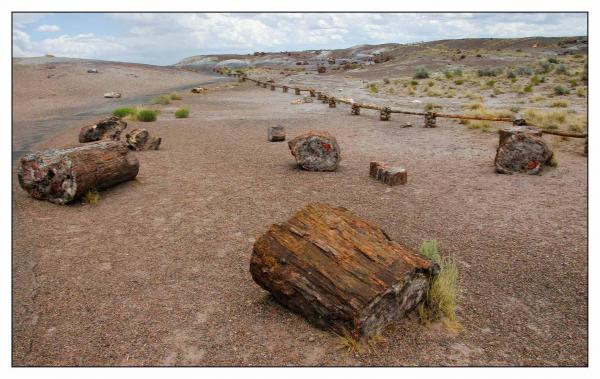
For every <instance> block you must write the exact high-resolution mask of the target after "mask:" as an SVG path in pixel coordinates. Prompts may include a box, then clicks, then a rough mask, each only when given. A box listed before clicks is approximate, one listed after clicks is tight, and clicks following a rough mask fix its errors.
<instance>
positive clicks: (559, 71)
mask: <svg viewBox="0 0 600 379" xmlns="http://www.w3.org/2000/svg"><path fill="white" fill-rule="evenodd" d="M554 72H555V73H557V74H561V75H569V70H568V69H567V66H565V65H564V64H559V65H558V66H556V68H555V69H554Z"/></svg>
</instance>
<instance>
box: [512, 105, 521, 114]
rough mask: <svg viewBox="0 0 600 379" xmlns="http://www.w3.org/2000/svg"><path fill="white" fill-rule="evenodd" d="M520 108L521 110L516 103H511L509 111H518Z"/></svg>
mask: <svg viewBox="0 0 600 379" xmlns="http://www.w3.org/2000/svg"><path fill="white" fill-rule="evenodd" d="M520 110H521V108H519V107H517V106H516V105H513V106H512V107H510V111H511V112H512V113H519V111H520Z"/></svg>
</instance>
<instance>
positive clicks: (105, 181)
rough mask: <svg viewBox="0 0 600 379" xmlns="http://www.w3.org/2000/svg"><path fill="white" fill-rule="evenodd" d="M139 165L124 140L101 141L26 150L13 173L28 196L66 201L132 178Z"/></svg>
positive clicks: (58, 201) (58, 202)
mask: <svg viewBox="0 0 600 379" xmlns="http://www.w3.org/2000/svg"><path fill="white" fill-rule="evenodd" d="M139 167H140V165H139V163H138V160H137V159H136V158H135V156H133V155H132V154H129V149H128V148H127V145H126V144H125V143H123V142H116V141H101V142H94V143H90V144H86V145H82V146H77V147H71V148H66V149H52V150H45V151H42V152H37V153H30V154H27V155H25V156H23V157H22V158H21V160H20V161H19V165H18V167H17V177H18V179H19V184H20V185H21V187H22V188H23V189H24V190H25V191H27V192H28V193H29V194H30V195H31V196H32V197H34V198H36V199H45V200H48V201H50V202H52V203H56V204H67V203H69V202H71V201H73V200H75V199H77V198H78V197H80V196H82V195H83V194H84V193H85V192H86V191H88V190H90V189H95V190H102V189H105V188H108V187H111V186H113V185H115V184H118V183H121V182H124V181H127V180H131V179H133V178H135V177H136V175H137V174H138V170H139Z"/></svg>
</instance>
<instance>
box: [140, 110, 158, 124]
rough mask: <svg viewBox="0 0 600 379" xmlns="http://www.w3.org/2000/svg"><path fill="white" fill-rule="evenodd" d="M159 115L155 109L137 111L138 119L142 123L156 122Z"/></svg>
mask: <svg viewBox="0 0 600 379" xmlns="http://www.w3.org/2000/svg"><path fill="white" fill-rule="evenodd" d="M157 115H158V111H156V110H154V109H145V108H140V109H138V111H137V114H136V119H137V120H138V121H142V122H152V121H156V116H157Z"/></svg>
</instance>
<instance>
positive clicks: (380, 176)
mask: <svg viewBox="0 0 600 379" xmlns="http://www.w3.org/2000/svg"><path fill="white" fill-rule="evenodd" d="M369 175H370V176H371V177H372V178H374V179H377V180H379V181H380V182H382V183H385V184H388V185H390V186H395V185H398V184H406V182H407V180H408V174H407V172H406V169H404V168H402V167H391V166H389V165H387V164H385V163H383V162H375V161H373V162H371V165H370V167H369Z"/></svg>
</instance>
